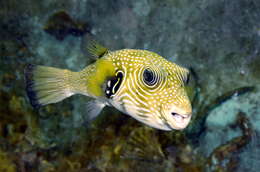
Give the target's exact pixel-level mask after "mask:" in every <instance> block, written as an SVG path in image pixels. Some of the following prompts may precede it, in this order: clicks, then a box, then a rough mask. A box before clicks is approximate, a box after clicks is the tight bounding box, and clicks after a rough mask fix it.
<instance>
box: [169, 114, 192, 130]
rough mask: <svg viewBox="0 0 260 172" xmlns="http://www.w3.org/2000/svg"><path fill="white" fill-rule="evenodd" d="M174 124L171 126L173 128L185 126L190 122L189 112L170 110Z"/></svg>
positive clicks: (179, 128) (180, 128) (177, 128)
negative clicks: (182, 112)
mask: <svg viewBox="0 0 260 172" xmlns="http://www.w3.org/2000/svg"><path fill="white" fill-rule="evenodd" d="M171 115H172V118H173V121H174V124H173V125H171V127H172V128H173V129H175V130H182V129H184V128H186V127H187V125H188V124H189V122H190V119H191V114H180V113H176V112H171Z"/></svg>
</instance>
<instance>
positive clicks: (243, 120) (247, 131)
mask: <svg viewBox="0 0 260 172" xmlns="http://www.w3.org/2000/svg"><path fill="white" fill-rule="evenodd" d="M235 125H237V126H238V127H239V128H240V129H241V130H242V133H243V134H242V136H239V137H236V138H234V139H232V140H230V141H228V142H227V143H225V144H223V145H220V146H219V147H217V148H216V149H215V150H214V151H213V152H212V153H211V154H210V156H209V157H208V162H207V163H208V167H209V168H210V169H214V170H216V169H227V168H231V169H227V170H228V171H233V170H235V169H236V167H237V166H238V164H237V162H238V160H235V158H234V157H232V156H234V154H235V153H239V151H241V149H242V148H244V147H245V146H246V145H247V144H248V143H249V142H250V141H251V137H252V135H253V129H252V126H251V123H250V122H249V119H248V118H247V117H246V114H245V113H243V112H239V113H238V115H237V119H236V124H235ZM226 161H227V162H226Z"/></svg>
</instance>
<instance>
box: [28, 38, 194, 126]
mask: <svg viewBox="0 0 260 172" xmlns="http://www.w3.org/2000/svg"><path fill="white" fill-rule="evenodd" d="M88 49H89V51H90V53H91V54H92V55H93V56H95V57H97V60H96V62H94V63H93V64H90V65H89V66H87V67H86V68H84V69H83V70H82V71H79V72H72V71H70V70H66V69H58V68H53V67H45V66H37V65H28V67H27V68H26V69H25V78H26V83H27V87H26V89H27V94H28V97H29V99H30V102H31V104H32V105H33V106H34V107H40V106H43V105H47V104H50V103H56V102H59V101H61V100H63V99H65V98H66V97H69V96H71V95H74V94H83V95H86V96H89V97H92V98H93V101H90V102H89V103H88V104H87V109H88V114H87V115H88V116H89V118H95V117H96V116H97V115H98V114H99V113H100V112H101V110H102V109H103V108H104V107H105V106H113V107H115V108H116V109H118V110H120V111H122V112H123V113H126V114H128V115H130V116H132V117H133V118H135V119H137V120H138V121H140V122H142V123H145V124H147V125H149V126H151V127H154V128H157V129H161V130H172V129H177V130H181V129H184V128H185V127H186V126H187V125H188V123H189V121H190V119H191V115H192V107H191V104H190V101H189V98H188V96H187V93H186V91H185V82H186V81H187V79H188V70H187V69H186V68H183V67H181V66H179V65H177V64H175V63H172V62H170V61H167V60H166V59H164V58H163V57H161V56H160V55H158V54H156V53H154V52H151V51H147V50H136V49H122V50H117V51H109V50H108V49H106V48H105V47H103V46H101V45H99V44H97V43H92V44H90V46H89V48H88Z"/></svg>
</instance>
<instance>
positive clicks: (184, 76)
mask: <svg viewBox="0 0 260 172" xmlns="http://www.w3.org/2000/svg"><path fill="white" fill-rule="evenodd" d="M177 74H178V76H179V78H180V79H181V80H182V82H183V84H186V83H187V81H188V79H189V70H188V69H186V68H184V67H179V69H178V73H177Z"/></svg>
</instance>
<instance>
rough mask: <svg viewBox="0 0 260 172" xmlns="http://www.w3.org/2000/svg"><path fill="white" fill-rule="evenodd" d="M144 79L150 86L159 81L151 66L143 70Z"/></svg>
mask: <svg viewBox="0 0 260 172" xmlns="http://www.w3.org/2000/svg"><path fill="white" fill-rule="evenodd" d="M143 81H144V83H145V84H147V85H148V86H153V85H155V84H156V82H157V77H156V75H155V72H154V71H153V70H151V69H149V68H147V69H145V70H144V72H143Z"/></svg>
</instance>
